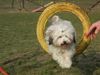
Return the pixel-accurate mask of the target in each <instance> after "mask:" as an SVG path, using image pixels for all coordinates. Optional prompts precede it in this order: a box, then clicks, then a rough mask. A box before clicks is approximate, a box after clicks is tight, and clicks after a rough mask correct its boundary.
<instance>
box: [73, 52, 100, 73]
mask: <svg viewBox="0 0 100 75" xmlns="http://www.w3.org/2000/svg"><path fill="white" fill-rule="evenodd" d="M73 61H74V63H73V66H75V67H78V68H79V69H80V70H81V73H82V75H100V73H99V74H97V73H95V74H93V73H94V72H95V71H96V70H97V69H98V68H100V54H99V53H98V54H97V53H89V54H86V56H84V55H80V56H78V57H76V58H75V59H74V60H73Z"/></svg>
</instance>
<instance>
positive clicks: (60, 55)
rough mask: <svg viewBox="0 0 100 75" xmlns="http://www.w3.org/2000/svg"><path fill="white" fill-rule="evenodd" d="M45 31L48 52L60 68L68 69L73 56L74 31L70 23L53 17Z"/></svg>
mask: <svg viewBox="0 0 100 75" xmlns="http://www.w3.org/2000/svg"><path fill="white" fill-rule="evenodd" d="M51 23H52V24H51V25H50V26H49V27H48V28H47V30H46V35H45V39H46V42H47V44H48V49H49V50H48V52H49V54H50V55H52V58H53V59H54V60H56V61H57V62H58V64H59V65H60V66H61V67H62V68H70V67H71V65H72V57H73V55H74V54H75V44H76V31H75V29H74V27H73V26H72V24H71V22H70V21H67V20H62V19H61V18H59V17H58V16H56V15H55V16H53V17H52V19H51Z"/></svg>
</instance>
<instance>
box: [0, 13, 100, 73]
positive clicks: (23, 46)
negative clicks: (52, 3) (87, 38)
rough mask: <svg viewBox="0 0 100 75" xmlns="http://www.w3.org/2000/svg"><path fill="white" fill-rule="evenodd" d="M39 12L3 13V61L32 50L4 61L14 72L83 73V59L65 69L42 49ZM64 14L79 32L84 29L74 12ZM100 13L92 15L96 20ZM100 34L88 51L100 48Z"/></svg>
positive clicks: (0, 26) (0, 24)
mask: <svg viewBox="0 0 100 75" xmlns="http://www.w3.org/2000/svg"><path fill="white" fill-rule="evenodd" d="M39 15H40V13H34V14H33V13H13V14H10V13H6V14H5V13H4V14H0V62H1V65H3V64H2V63H3V62H5V61H7V60H10V59H13V58H16V57H17V56H20V55H22V54H24V53H26V52H29V53H28V54H26V55H24V56H22V57H21V58H19V59H17V60H14V61H12V62H10V63H7V64H5V65H3V66H4V67H5V69H6V70H7V72H8V73H9V74H10V75H31V74H33V75H51V74H52V75H66V73H68V74H69V75H81V73H82V72H81V69H80V68H81V67H80V66H79V65H80V64H82V63H80V64H79V65H77V66H73V67H72V68H71V69H70V70H67V69H61V68H60V67H59V66H58V64H56V62H54V61H53V60H52V59H51V57H50V56H49V55H48V54H46V53H45V52H44V51H43V49H41V47H40V45H39V43H38V41H37V38H36V23H37V20H38V17H39ZM64 16H66V19H69V20H71V21H72V22H73V24H74V25H75V27H76V28H77V29H76V30H77V33H78V34H79V33H80V30H81V26H80V23H79V20H77V19H76V17H75V16H72V15H66V14H64V15H61V17H62V18H65V17H64ZM99 16H100V15H99V14H96V16H94V15H90V17H91V20H92V21H96V20H97V19H99ZM77 22H78V23H77ZM78 36H80V35H78ZM99 37H100V36H99V35H98V37H97V39H96V40H94V43H91V45H90V46H89V47H88V49H87V50H86V51H90V52H91V51H93V50H95V51H98V52H99V50H100V47H99V45H100V42H99V41H98V40H100V39H99ZM87 53H88V52H87ZM81 61H82V60H81ZM78 66H79V67H78ZM93 68H94V67H93ZM89 69H90V68H88V70H89ZM85 70H86V69H85ZM85 72H87V71H85ZM90 72H91V71H90ZM87 73H88V72H87Z"/></svg>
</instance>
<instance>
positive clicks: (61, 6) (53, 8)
mask: <svg viewBox="0 0 100 75" xmlns="http://www.w3.org/2000/svg"><path fill="white" fill-rule="evenodd" d="M61 11H68V12H71V13H73V14H75V15H76V16H77V17H78V18H79V19H80V21H81V22H82V25H83V36H82V37H81V41H80V42H79V44H78V45H77V47H76V54H77V55H78V54H81V53H82V52H83V51H84V50H85V49H86V48H87V46H88V45H89V43H90V38H87V37H86V36H85V35H84V34H85V33H86V32H87V31H88V29H89V25H90V20H89V17H88V16H87V14H86V12H85V11H83V10H82V9H81V8H80V7H79V6H77V5H75V4H72V3H68V2H60V3H56V4H52V5H50V6H49V7H47V8H46V9H45V10H44V11H43V13H42V14H41V15H40V17H39V20H38V24H37V38H38V41H39V43H40V44H41V46H42V47H43V49H44V50H45V51H46V52H48V47H47V44H46V42H45V39H44V30H45V25H46V22H47V20H48V19H49V18H50V17H51V16H52V15H54V14H55V13H57V12H61Z"/></svg>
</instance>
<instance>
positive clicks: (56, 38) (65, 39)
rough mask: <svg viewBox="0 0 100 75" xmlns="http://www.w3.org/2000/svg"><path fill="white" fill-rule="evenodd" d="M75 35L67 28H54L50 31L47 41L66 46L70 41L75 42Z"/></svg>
mask: <svg viewBox="0 0 100 75" xmlns="http://www.w3.org/2000/svg"><path fill="white" fill-rule="evenodd" d="M74 40H75V37H74V35H73V34H72V33H70V32H68V31H67V30H63V29H61V28H60V29H58V30H54V31H53V32H52V33H51V37H50V38H49V42H52V44H53V45H55V46H59V47H62V48H66V47H68V46H70V44H71V43H73V42H75V41H74Z"/></svg>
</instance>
